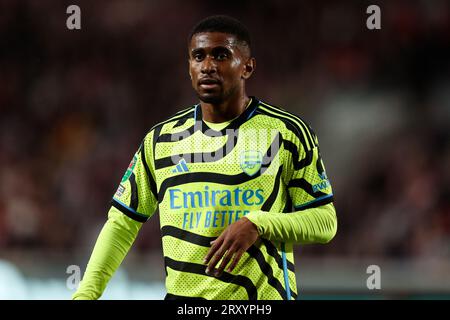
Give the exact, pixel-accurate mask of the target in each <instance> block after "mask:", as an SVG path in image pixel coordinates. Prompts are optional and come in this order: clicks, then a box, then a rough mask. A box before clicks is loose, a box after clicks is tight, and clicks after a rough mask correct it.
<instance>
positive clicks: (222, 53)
mask: <svg viewBox="0 0 450 320" xmlns="http://www.w3.org/2000/svg"><path fill="white" fill-rule="evenodd" d="M227 58H228V54H227V53H226V52H221V53H219V54H217V56H216V59H217V60H220V61H221V60H225V59H227Z"/></svg>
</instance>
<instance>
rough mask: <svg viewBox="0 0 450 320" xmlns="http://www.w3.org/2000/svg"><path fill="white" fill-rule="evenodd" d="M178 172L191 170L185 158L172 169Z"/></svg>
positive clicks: (173, 171)
mask: <svg viewBox="0 0 450 320" xmlns="http://www.w3.org/2000/svg"><path fill="white" fill-rule="evenodd" d="M177 172H189V168H188V167H187V164H186V161H185V160H184V159H181V160H180V161H178V164H177V166H176V167H175V168H174V169H172V173H177Z"/></svg>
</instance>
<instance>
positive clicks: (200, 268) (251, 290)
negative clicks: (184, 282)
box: [164, 257, 258, 300]
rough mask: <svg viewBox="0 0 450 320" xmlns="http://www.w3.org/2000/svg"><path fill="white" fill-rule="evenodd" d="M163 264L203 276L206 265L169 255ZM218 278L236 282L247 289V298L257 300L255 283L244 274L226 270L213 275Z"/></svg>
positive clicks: (173, 268)
mask: <svg viewBox="0 0 450 320" xmlns="http://www.w3.org/2000/svg"><path fill="white" fill-rule="evenodd" d="M164 264H165V266H166V268H167V267H169V268H170V269H172V270H176V271H180V272H189V273H195V274H199V275H203V276H207V275H206V265H202V264H197V263H191V262H182V261H177V260H174V259H171V258H169V257H164ZM215 278H216V279H218V280H221V281H223V282H227V283H232V284H236V285H238V286H241V287H243V288H244V289H245V291H247V295H248V299H249V300H257V299H258V293H257V289H256V287H255V285H254V284H253V282H252V281H251V280H250V279H249V278H247V277H244V276H241V275H233V274H231V273H228V272H223V273H222V275H221V276H220V277H215Z"/></svg>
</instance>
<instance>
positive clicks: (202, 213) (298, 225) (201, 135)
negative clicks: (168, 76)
mask: <svg viewBox="0 0 450 320" xmlns="http://www.w3.org/2000/svg"><path fill="white" fill-rule="evenodd" d="M188 47H189V48H188V49H189V74H190V76H191V79H192V86H193V88H194V90H195V91H196V92H197V94H198V97H199V100H200V103H199V104H197V105H195V106H193V107H190V108H188V109H185V110H183V111H180V112H178V113H177V114H176V115H175V116H173V117H171V118H169V119H168V120H166V121H164V122H161V123H159V124H157V125H155V126H154V127H153V128H152V129H151V130H150V132H149V133H148V134H147V135H146V137H145V138H144V140H143V142H142V144H141V145H140V147H139V149H138V151H137V152H136V154H135V155H134V157H133V159H132V161H131V163H130V165H129V167H128V169H127V171H126V172H125V175H124V177H123V178H122V181H121V183H120V185H119V187H118V189H117V192H116V193H115V195H114V197H113V200H112V206H111V209H110V210H109V214H108V220H107V222H106V224H105V226H104V227H103V229H102V231H101V233H100V235H99V238H98V240H97V243H96V245H95V247H94V250H93V253H92V256H91V258H90V261H89V263H88V266H87V269H86V273H85V275H84V278H83V281H82V282H81V285H80V287H79V289H78V290H77V292H76V293H75V294H74V296H73V298H74V299H97V298H99V297H100V295H101V294H102V292H103V291H104V289H105V287H106V284H107V282H108V281H109V279H110V278H111V276H112V275H113V273H114V272H115V270H116V269H117V268H118V267H119V265H120V263H121V262H122V260H123V258H124V257H125V255H126V253H127V252H128V250H129V249H130V247H131V245H132V243H133V241H134V239H135V238H136V236H137V234H138V231H139V229H140V227H141V224H142V223H143V222H145V221H147V220H148V219H149V218H150V217H151V216H152V215H153V214H154V212H155V211H156V209H157V207H158V206H159V213H160V223H161V234H162V243H163V253H164V261H165V269H166V275H167V276H166V288H167V295H166V299H176V298H184V299H187V298H204V299H224V300H225V299H251V300H252V299H296V297H297V286H296V279H295V273H294V256H293V245H294V244H297V243H327V242H329V241H330V240H331V239H332V238H333V237H334V235H335V233H336V230H337V219H336V213H335V209H334V206H333V203H332V201H333V195H332V190H331V186H330V183H329V181H328V179H327V176H326V174H325V169H324V165H323V161H322V159H321V156H320V152H319V146H318V139H317V137H316V135H315V134H314V132H313V131H312V130H311V128H310V127H309V126H308V125H307V124H306V123H305V122H304V121H303V120H302V119H300V118H299V117H297V116H295V115H293V114H291V113H289V112H287V111H284V110H283V109H280V108H278V107H274V106H271V105H269V104H268V103H265V102H263V101H261V100H259V99H257V98H256V97H249V96H247V94H246V92H245V82H246V80H247V79H249V78H250V77H251V75H252V73H253V71H254V69H255V59H254V58H253V57H252V56H251V49H250V37H249V33H248V31H247V29H246V28H245V27H244V26H243V25H242V24H241V23H240V22H239V21H237V20H235V19H233V18H230V17H227V16H212V17H208V18H206V19H204V20H203V21H201V22H200V23H199V24H198V25H197V26H195V27H194V29H193V31H192V32H191V34H190V37H189V45H188ZM292 207H293V208H292Z"/></svg>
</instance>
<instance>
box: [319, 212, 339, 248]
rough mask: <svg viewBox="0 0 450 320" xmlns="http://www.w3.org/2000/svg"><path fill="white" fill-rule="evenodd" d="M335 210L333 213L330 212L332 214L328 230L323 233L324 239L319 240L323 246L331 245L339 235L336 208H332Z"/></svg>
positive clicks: (329, 215)
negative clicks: (337, 234)
mask: <svg viewBox="0 0 450 320" xmlns="http://www.w3.org/2000/svg"><path fill="white" fill-rule="evenodd" d="M332 208H333V210H332V212H330V214H328V219H327V220H328V221H327V224H326V225H327V228H326V230H324V232H323V233H322V237H320V239H319V241H318V242H319V243H321V244H327V243H329V242H330V241H331V240H333V238H334V237H335V236H336V233H337V227H338V223H337V216H336V211H335V210H334V206H333V207H332Z"/></svg>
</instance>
